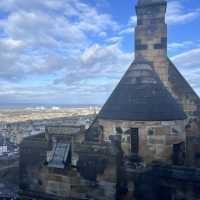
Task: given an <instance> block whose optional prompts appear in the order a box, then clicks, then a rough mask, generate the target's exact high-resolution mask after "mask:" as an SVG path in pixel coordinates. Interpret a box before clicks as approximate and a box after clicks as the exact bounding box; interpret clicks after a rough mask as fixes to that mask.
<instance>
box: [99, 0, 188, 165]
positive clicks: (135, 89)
mask: <svg viewBox="0 0 200 200" xmlns="http://www.w3.org/2000/svg"><path fill="white" fill-rule="evenodd" d="M166 7H167V3H166V1H165V0H148V1H147V0H139V1H138V3H137V5H136V13H137V26H136V29H135V60H134V61H133V63H132V64H131V66H130V67H129V69H128V70H127V72H126V73H125V75H124V76H123V78H122V79H121V81H120V82H119V84H118V85H117V87H116V88H115V90H114V91H113V93H112V94H111V96H110V97H109V98H108V100H107V102H106V103H105V105H104V106H103V108H102V110H101V111H100V113H99V115H98V124H99V125H100V126H101V127H102V130H104V133H103V137H104V140H105V141H109V140H110V139H112V138H113V137H115V136H116V137H117V138H121V145H122V149H123V151H124V153H125V155H127V156H129V155H132V154H137V155H138V156H139V157H141V158H142V159H143V160H144V162H145V163H149V162H152V161H155V160H162V161H166V162H172V160H171V157H172V154H173V147H174V148H175V149H177V148H178V149H181V148H180V146H181V145H183V144H184V141H185V130H184V127H185V125H184V122H185V121H184V120H185V119H186V115H185V113H184V111H183V107H182V105H180V102H181V101H179V100H180V99H178V98H177V96H176V95H175V94H174V93H173V92H172V90H173V89H172V87H171V86H172V85H171V82H170V78H171V77H170V73H169V71H170V70H169V69H170V66H171V64H170V61H169V59H168V57H167V25H166V23H165V14H166ZM176 145H178V146H176ZM183 146H184V145H183ZM179 153H180V154H181V152H178V154H179ZM176 155H177V152H176ZM178 157H181V156H179V155H178ZM181 162H182V161H181Z"/></svg>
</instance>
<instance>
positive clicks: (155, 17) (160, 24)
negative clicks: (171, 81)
mask: <svg viewBox="0 0 200 200" xmlns="http://www.w3.org/2000/svg"><path fill="white" fill-rule="evenodd" d="M166 7H167V3H166V2H165V0H148V1H147V0H139V1H138V3H137V5H136V13H137V26H136V28H135V59H136V60H144V59H145V60H148V61H149V62H152V63H153V67H154V68H155V70H156V72H157V73H158V75H159V77H160V79H161V80H162V81H163V83H164V84H165V86H168V65H167V64H166V63H167V25H166V23H165V13H166Z"/></svg>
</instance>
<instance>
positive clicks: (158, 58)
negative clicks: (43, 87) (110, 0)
mask: <svg viewBox="0 0 200 200" xmlns="http://www.w3.org/2000/svg"><path fill="white" fill-rule="evenodd" d="M166 7H167V3H166V1H165V0H138V2H137V5H136V13H137V18H138V19H137V26H136V31H135V60H134V61H133V63H132V64H131V66H130V67H129V69H128V70H127V72H126V73H125V75H124V76H123V77H122V79H121V80H120V82H119V84H118V85H117V87H116V88H115V90H114V91H113V93H112V94H111V96H110V97H109V99H108V100H107V102H106V103H105V105H104V106H103V108H102V109H101V111H100V112H99V114H98V115H97V117H96V119H95V120H94V122H93V123H92V125H91V126H90V127H89V128H88V129H87V130H85V129H84V127H82V126H78V127H77V126H48V127H47V128H46V130H45V133H44V134H40V135H38V136H32V137H30V138H26V139H25V140H24V141H23V142H22V144H21V150H20V154H21V156H20V195H21V199H26V200H30V199H48V200H49V199H61V200H62V199H63V200H71V199H74V200H86V199H87V200H92V199H94V200H129V199H131V200H132V199H138V200H160V199H162V200H174V199H176V200H183V199H185V200H198V199H199V198H200V197H199V193H200V169H199V168H198V167H200V150H199V145H200V99H199V97H198V96H197V95H196V93H195V92H194V90H193V89H192V88H191V87H190V85H189V84H188V83H187V81H186V80H185V79H184V78H183V77H182V75H181V74H180V73H179V72H178V70H177V69H176V67H175V66H174V65H173V64H172V62H171V61H170V59H169V58H168V56H167V25H166V23H165V13H166Z"/></svg>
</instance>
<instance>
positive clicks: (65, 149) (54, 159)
mask: <svg viewBox="0 0 200 200" xmlns="http://www.w3.org/2000/svg"><path fill="white" fill-rule="evenodd" d="M70 148H71V147H70V144H62V143H57V144H54V146H53V150H52V155H51V157H50V158H49V162H48V167H50V168H59V169H64V168H65V166H66V163H67V159H68V157H69V156H70Z"/></svg>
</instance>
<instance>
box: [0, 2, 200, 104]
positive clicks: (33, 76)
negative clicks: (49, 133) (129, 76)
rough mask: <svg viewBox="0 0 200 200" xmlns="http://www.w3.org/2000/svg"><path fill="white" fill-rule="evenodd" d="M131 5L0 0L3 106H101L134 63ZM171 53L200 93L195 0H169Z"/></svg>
mask: <svg viewBox="0 0 200 200" xmlns="http://www.w3.org/2000/svg"><path fill="white" fill-rule="evenodd" d="M135 4H136V0H0V104H6V103H41V104H44V103H46V104H102V103H104V101H105V100H106V98H107V97H108V96H109V94H110V93H111V91H112V90H113V88H114V87H115V85H116V84H117V82H118V81H119V79H120V77H121V76H122V75H123V73H124V72H125V71H126V70H127V68H128V66H129V64H130V63H131V61H132V60H133V58H134V48H133V47H134V41H133V35H134V27H135V23H136V17H135V11H134V6H135ZM167 23H168V25H169V28H168V31H169V33H168V34H169V41H168V43H169V45H168V53H169V56H170V57H171V59H172V60H173V61H174V62H175V63H176V65H177V67H178V69H179V70H180V71H181V72H182V74H183V75H184V76H185V77H186V79H187V80H188V81H189V82H190V83H191V84H192V86H193V87H194V88H195V90H196V92H197V93H198V94H200V37H199V36H200V28H199V27H200V2H199V0H170V1H169V3H168V11H167Z"/></svg>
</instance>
